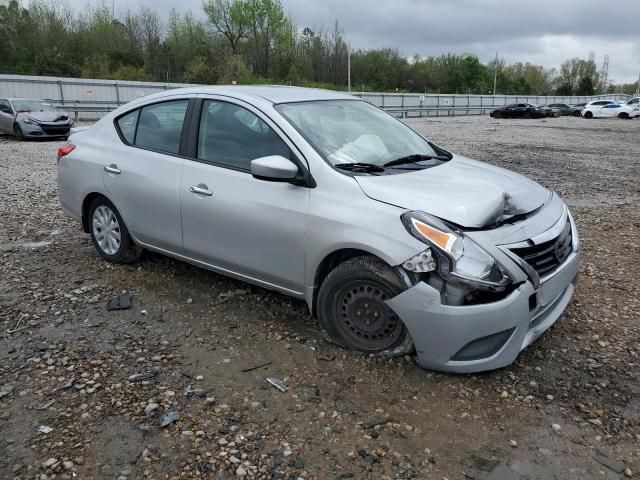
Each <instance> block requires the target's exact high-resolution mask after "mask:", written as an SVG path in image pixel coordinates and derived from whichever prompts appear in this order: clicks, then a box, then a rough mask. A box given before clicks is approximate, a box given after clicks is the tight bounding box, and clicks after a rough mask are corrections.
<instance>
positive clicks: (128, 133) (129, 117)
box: [118, 110, 140, 143]
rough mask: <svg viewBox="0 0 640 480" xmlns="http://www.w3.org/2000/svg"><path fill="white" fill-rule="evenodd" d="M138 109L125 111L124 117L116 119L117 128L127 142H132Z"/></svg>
mask: <svg viewBox="0 0 640 480" xmlns="http://www.w3.org/2000/svg"><path fill="white" fill-rule="evenodd" d="M139 113H140V110H136V111H135V112H131V113H127V114H126V115H125V116H124V117H120V118H119V119H118V128H120V133H122V136H123V137H124V139H125V140H126V141H127V142H128V143H133V140H134V139H135V136H136V124H137V123H138V114H139Z"/></svg>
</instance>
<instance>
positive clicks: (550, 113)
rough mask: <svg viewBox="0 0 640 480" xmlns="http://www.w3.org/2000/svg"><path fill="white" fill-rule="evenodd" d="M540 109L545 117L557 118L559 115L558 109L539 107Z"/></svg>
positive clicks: (548, 106)
mask: <svg viewBox="0 0 640 480" xmlns="http://www.w3.org/2000/svg"><path fill="white" fill-rule="evenodd" d="M540 108H542V111H543V112H544V116H545V117H553V118H557V117H559V116H560V115H561V113H560V110H559V109H558V108H554V107H552V106H550V105H545V106H544V107H540Z"/></svg>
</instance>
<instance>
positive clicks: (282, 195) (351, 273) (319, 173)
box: [57, 86, 580, 372]
mask: <svg viewBox="0 0 640 480" xmlns="http://www.w3.org/2000/svg"><path fill="white" fill-rule="evenodd" d="M536 112H538V111H537V110H536ZM538 114H539V112H538ZM69 141H70V144H68V145H65V146H63V147H61V148H60V149H59V151H58V158H57V160H58V161H57V170H58V192H59V196H60V201H61V203H62V206H63V208H64V211H65V212H66V213H67V214H68V215H70V216H71V217H73V218H75V219H76V220H78V222H80V224H81V225H82V228H83V229H84V231H85V232H87V233H90V234H91V238H92V240H93V243H94V246H95V248H96V249H97V251H98V253H99V254H100V255H101V256H102V257H103V258H104V259H105V260H106V261H109V262H116V263H128V262H133V261H135V260H136V259H137V258H138V257H139V256H140V254H141V252H142V249H143V248H145V249H149V250H154V251H157V252H160V253H163V254H165V255H169V256H171V257H174V258H177V259H180V260H184V261H187V262H190V263H193V264H195V265H198V266H201V267H204V268H207V269H210V270H214V271H217V272H220V273H223V274H226V275H230V276H232V277H236V278H238V279H241V280H244V281H247V282H251V283H254V284H256V285H259V286H262V287H265V288H269V289H273V290H277V291H279V292H282V293H284V294H287V295H291V296H293V297H296V298H300V299H304V300H305V301H306V303H307V305H308V307H309V309H310V311H311V312H312V313H313V314H314V315H316V316H317V318H318V320H319V324H320V327H321V328H322V330H323V332H324V333H325V334H326V336H327V338H329V339H331V340H332V341H333V342H335V343H336V344H338V345H341V346H342V347H345V348H348V349H353V350H359V351H363V352H367V353H383V354H387V355H403V354H406V353H409V352H411V351H412V350H413V346H414V345H415V349H416V350H417V353H418V361H419V364H420V365H421V366H423V367H425V368H432V369H436V370H445V371H452V372H474V371H481V370H488V369H494V368H499V367H503V366H505V365H507V364H509V363H511V362H512V361H513V360H514V359H515V358H516V357H517V356H518V354H519V353H520V351H521V350H523V349H524V348H526V347H527V346H528V345H530V344H531V343H532V342H533V341H535V340H536V339H537V338H538V337H539V336H540V335H542V333H543V332H544V331H546V330H547V329H548V328H549V327H551V325H553V324H554V322H555V321H556V320H558V318H560V316H561V315H562V312H563V310H564V309H565V308H566V306H567V304H568V303H569V300H570V298H571V296H572V294H573V291H574V284H575V278H576V275H577V273H578V269H579V257H580V253H579V250H578V245H579V241H578V234H577V230H576V226H575V223H574V221H573V219H572V217H571V214H570V213H569V209H568V208H567V206H566V205H565V203H564V202H563V201H562V200H561V199H560V197H559V196H558V195H557V194H556V193H555V192H553V191H551V190H549V189H547V188H544V187H542V186H540V185H539V184H537V183H535V182H533V181H532V180H529V179H527V178H526V177H524V176H522V175H519V174H516V173H514V172H510V171H508V170H505V169H502V168H498V167H496V166H492V165H489V164H486V163H483V162H478V161H474V160H470V159H468V158H464V157H461V156H459V155H455V154H452V153H449V152H448V151H446V150H444V149H443V148H442V147H439V146H437V145H435V144H434V143H432V142H430V141H429V140H427V139H425V138H424V137H422V136H420V135H419V134H417V133H416V132H415V131H413V130H412V129H410V128H409V127H408V126H407V125H405V124H404V123H402V122H401V121H399V120H398V119H396V118H394V117H393V116H391V115H389V114H387V113H385V112H384V111H382V110H381V109H379V108H377V107H375V106H373V105H371V104H369V103H367V102H365V101H362V100H360V99H357V98H354V97H352V96H350V95H346V94H343V93H339V92H331V91H326V90H317V89H307V88H296V87H268V86H243V87H240V86H235V87H234V86H224V87H223V86H220V87H193V88H187V89H177V90H169V91H167V92H162V93H158V94H154V95H151V96H148V97H145V98H141V99H138V100H135V101H133V102H131V103H129V104H127V105H124V106H122V107H120V108H118V109H117V110H115V111H114V112H112V113H109V114H108V115H106V116H105V117H104V118H102V119H101V120H100V121H99V122H97V123H96V124H95V125H94V126H93V127H91V128H89V129H87V130H84V131H80V132H78V133H74V134H73V135H72V136H71V138H70V139H69ZM87 268H91V267H87Z"/></svg>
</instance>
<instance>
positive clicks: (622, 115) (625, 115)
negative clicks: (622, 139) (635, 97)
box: [618, 112, 629, 119]
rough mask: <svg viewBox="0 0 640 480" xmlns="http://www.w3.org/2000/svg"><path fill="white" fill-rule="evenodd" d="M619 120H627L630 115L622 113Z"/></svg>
mask: <svg viewBox="0 0 640 480" xmlns="http://www.w3.org/2000/svg"><path fill="white" fill-rule="evenodd" d="M618 118H622V119H627V118H629V114H628V113H627V112H620V114H619V115H618Z"/></svg>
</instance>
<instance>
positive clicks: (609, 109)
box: [582, 100, 640, 118]
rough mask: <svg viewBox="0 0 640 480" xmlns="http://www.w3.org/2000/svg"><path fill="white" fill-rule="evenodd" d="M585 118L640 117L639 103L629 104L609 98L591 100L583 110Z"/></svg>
mask: <svg viewBox="0 0 640 480" xmlns="http://www.w3.org/2000/svg"><path fill="white" fill-rule="evenodd" d="M582 117H583V118H613V117H618V118H634V117H640V109H638V105H637V104H636V105H628V104H622V103H618V102H612V101H609V100H597V101H595V102H589V103H587V105H586V106H585V107H584V109H583V110H582Z"/></svg>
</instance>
